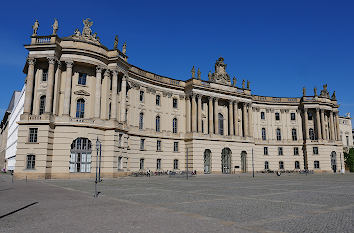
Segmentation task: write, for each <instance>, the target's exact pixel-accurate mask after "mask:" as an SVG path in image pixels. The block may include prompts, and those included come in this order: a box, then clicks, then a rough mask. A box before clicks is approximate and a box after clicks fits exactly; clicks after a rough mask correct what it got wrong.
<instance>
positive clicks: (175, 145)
mask: <svg viewBox="0 0 354 233" xmlns="http://www.w3.org/2000/svg"><path fill="white" fill-rule="evenodd" d="M173 151H174V152H178V142H174V143H173Z"/></svg>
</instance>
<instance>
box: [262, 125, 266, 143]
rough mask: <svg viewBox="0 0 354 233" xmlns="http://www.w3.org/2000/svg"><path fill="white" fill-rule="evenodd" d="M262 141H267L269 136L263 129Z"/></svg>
mask: <svg viewBox="0 0 354 233" xmlns="http://www.w3.org/2000/svg"><path fill="white" fill-rule="evenodd" d="M262 140H263V141H265V140H267V134H266V129H265V128H262Z"/></svg>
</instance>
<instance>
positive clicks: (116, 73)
mask: <svg viewBox="0 0 354 233" xmlns="http://www.w3.org/2000/svg"><path fill="white" fill-rule="evenodd" d="M111 72H112V74H113V75H114V76H118V72H119V70H118V69H117V68H113V69H111Z"/></svg>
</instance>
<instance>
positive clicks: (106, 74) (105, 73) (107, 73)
mask: <svg viewBox="0 0 354 233" xmlns="http://www.w3.org/2000/svg"><path fill="white" fill-rule="evenodd" d="M110 74H111V71H110V70H109V69H106V71H105V72H104V76H105V77H107V76H109V75H110Z"/></svg>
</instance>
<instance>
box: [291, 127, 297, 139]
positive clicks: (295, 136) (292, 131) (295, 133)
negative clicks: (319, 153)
mask: <svg viewBox="0 0 354 233" xmlns="http://www.w3.org/2000/svg"><path fill="white" fill-rule="evenodd" d="M291 136H292V138H293V141H297V132H296V129H292V130H291Z"/></svg>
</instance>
